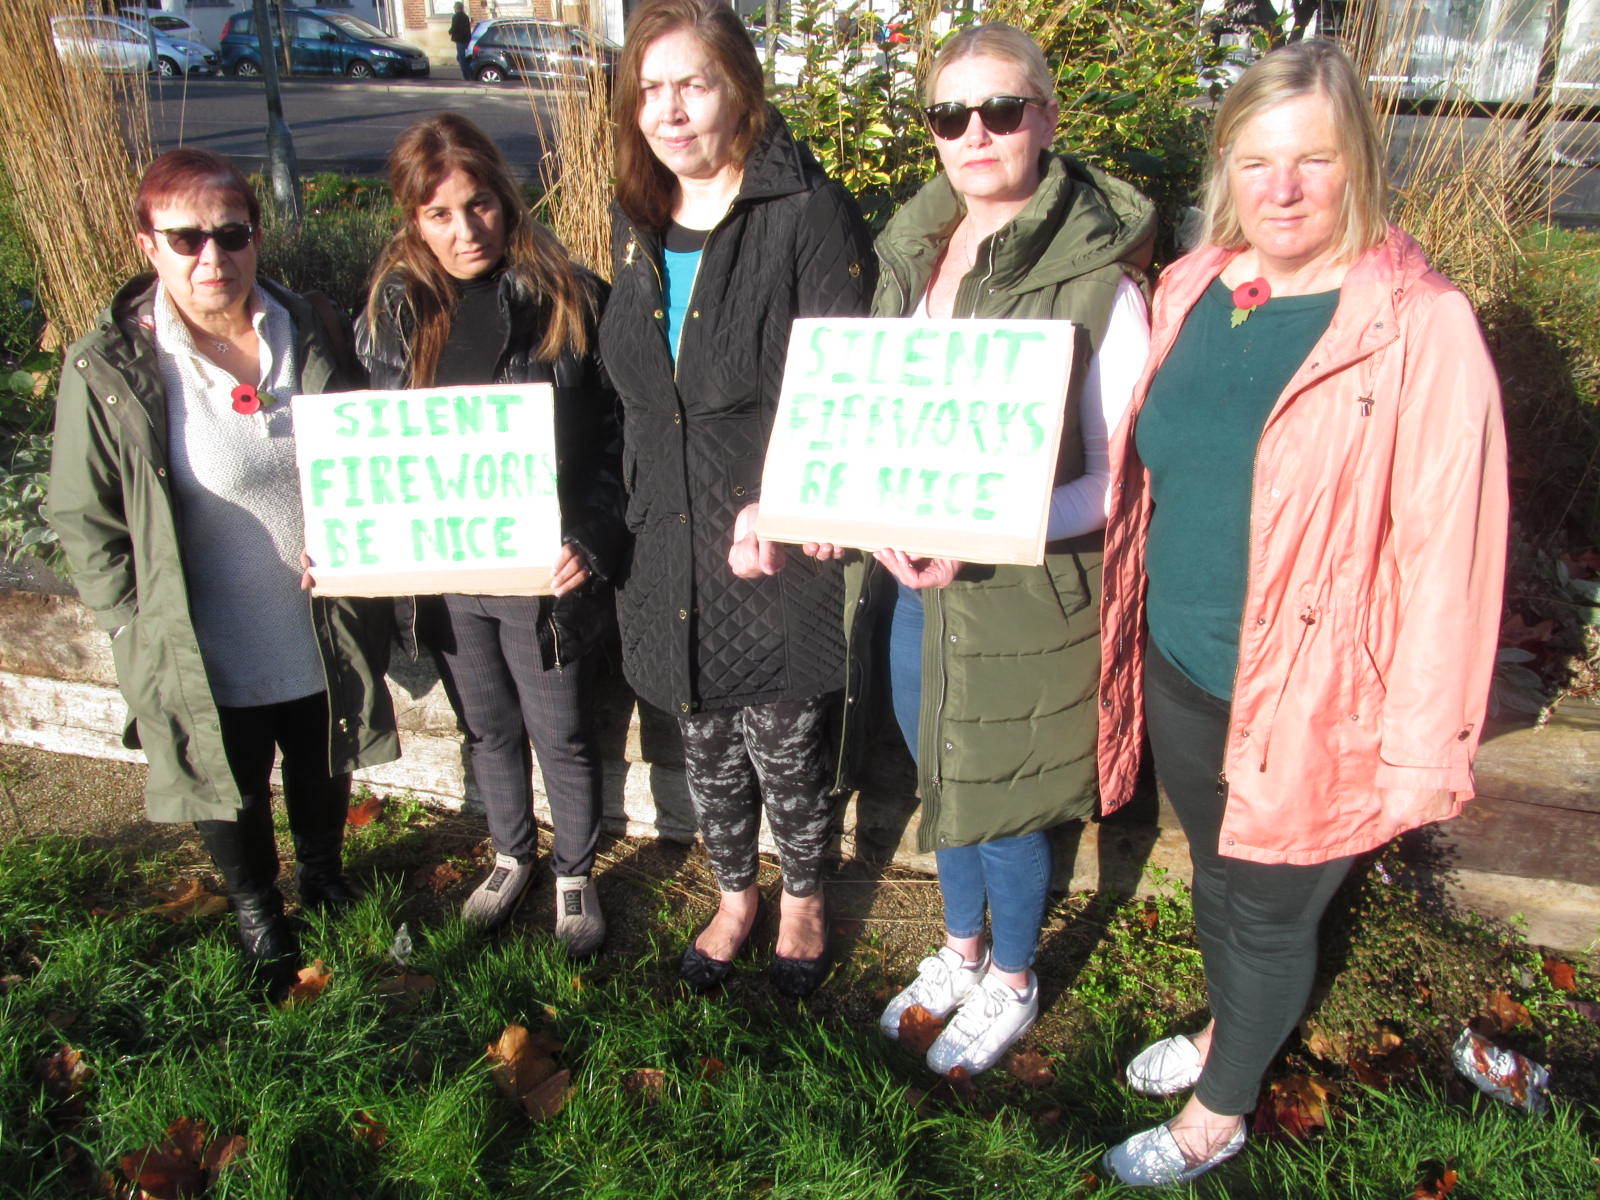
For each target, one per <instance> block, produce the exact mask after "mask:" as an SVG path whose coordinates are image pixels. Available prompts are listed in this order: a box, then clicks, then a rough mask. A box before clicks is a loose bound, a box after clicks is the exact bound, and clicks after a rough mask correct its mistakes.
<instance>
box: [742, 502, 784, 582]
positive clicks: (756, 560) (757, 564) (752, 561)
mask: <svg viewBox="0 0 1600 1200" xmlns="http://www.w3.org/2000/svg"><path fill="white" fill-rule="evenodd" d="M760 511H761V505H759V504H746V505H745V506H744V507H743V508H741V509H740V510H739V515H738V516H737V517H735V518H734V522H733V545H732V546H730V547H728V566H729V567H730V568H731V569H732V571H733V573H734V574H735V575H737V576H738V577H739V578H740V579H762V578H764V577H765V576H768V575H776V574H777V573H778V572H779V571H781V570H783V547H782V546H781V545H779V544H778V543H777V542H769V541H767V540H766V539H765V538H761V537H757V536H756V517H757V515H758V514H759V513H760Z"/></svg>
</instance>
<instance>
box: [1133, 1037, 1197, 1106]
mask: <svg viewBox="0 0 1600 1200" xmlns="http://www.w3.org/2000/svg"><path fill="white" fill-rule="evenodd" d="M1204 1065H1205V1064H1204V1063H1203V1062H1202V1061H1201V1059H1200V1051H1199V1049H1198V1048H1197V1047H1196V1046H1195V1044H1194V1043H1193V1042H1192V1041H1190V1040H1189V1039H1188V1038H1187V1037H1185V1036H1184V1035H1183V1034H1181V1033H1175V1034H1173V1035H1172V1036H1171V1037H1169V1038H1162V1039H1161V1040H1160V1041H1159V1042H1152V1043H1151V1044H1150V1045H1148V1046H1146V1047H1145V1048H1144V1049H1143V1050H1141V1051H1139V1053H1138V1054H1136V1055H1134V1056H1133V1061H1132V1062H1130V1063H1129V1064H1128V1067H1127V1070H1126V1071H1124V1072H1123V1074H1124V1076H1125V1077H1126V1078H1127V1080H1128V1087H1130V1088H1131V1089H1132V1090H1134V1091H1136V1092H1138V1093H1139V1094H1140V1095H1141V1096H1173V1095H1176V1094H1177V1093H1179V1092H1186V1091H1188V1090H1189V1089H1190V1088H1192V1087H1193V1086H1194V1085H1195V1082H1196V1081H1197V1080H1198V1079H1199V1078H1200V1068H1201V1067H1203V1066H1204Z"/></svg>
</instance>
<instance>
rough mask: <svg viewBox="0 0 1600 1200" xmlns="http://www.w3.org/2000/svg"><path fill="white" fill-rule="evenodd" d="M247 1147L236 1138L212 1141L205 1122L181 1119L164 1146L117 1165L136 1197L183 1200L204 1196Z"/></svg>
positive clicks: (127, 1157)
mask: <svg viewBox="0 0 1600 1200" xmlns="http://www.w3.org/2000/svg"><path fill="white" fill-rule="evenodd" d="M246 1145H247V1143H246V1141H245V1139H244V1138H243V1137H240V1136H238V1135H237V1134H235V1135H233V1136H231V1137H225V1138H218V1139H216V1140H215V1141H212V1140H210V1137H209V1131H208V1129H207V1127H206V1123H205V1122H204V1121H197V1120H195V1119H193V1118H191V1117H179V1118H178V1119H177V1120H176V1121H174V1122H173V1123H172V1124H171V1125H169V1126H167V1136H166V1139H165V1140H164V1141H163V1142H161V1143H160V1144H159V1145H156V1146H151V1147H149V1148H147V1149H145V1150H136V1151H134V1152H133V1153H132V1154H124V1155H123V1156H122V1158H121V1159H120V1160H119V1163H118V1165H119V1166H120V1167H121V1168H122V1174H123V1175H124V1176H125V1177H126V1178H127V1180H128V1182H129V1183H130V1184H132V1185H133V1186H134V1188H135V1191H134V1192H133V1193H132V1194H133V1197H135V1198H142V1197H149V1198H150V1200H181V1198H184V1197H191V1196H199V1195H201V1194H202V1193H203V1192H204V1191H205V1190H206V1188H208V1187H209V1186H210V1185H211V1183H212V1182H213V1181H214V1180H215V1179H216V1177H217V1175H218V1173H219V1172H221V1171H222V1170H223V1169H224V1168H225V1167H227V1165H228V1164H229V1163H231V1162H232V1161H233V1160H234V1159H235V1158H237V1157H238V1156H239V1155H240V1154H242V1153H243V1152H244V1150H245V1147H246Z"/></svg>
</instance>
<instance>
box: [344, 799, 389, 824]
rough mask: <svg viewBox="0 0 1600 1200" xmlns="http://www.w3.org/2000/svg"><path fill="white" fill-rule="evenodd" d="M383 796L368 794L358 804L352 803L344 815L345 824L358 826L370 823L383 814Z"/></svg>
mask: <svg viewBox="0 0 1600 1200" xmlns="http://www.w3.org/2000/svg"><path fill="white" fill-rule="evenodd" d="M383 803H384V801H383V797H382V796H368V797H367V798H366V799H365V800H363V801H362V802H361V803H360V804H352V805H351V806H350V811H349V812H348V813H347V814H346V815H345V819H344V821H345V824H346V825H354V826H356V827H358V828H359V827H360V826H362V825H371V824H372V823H373V822H374V821H376V820H377V819H378V818H379V817H381V816H382V815H383Z"/></svg>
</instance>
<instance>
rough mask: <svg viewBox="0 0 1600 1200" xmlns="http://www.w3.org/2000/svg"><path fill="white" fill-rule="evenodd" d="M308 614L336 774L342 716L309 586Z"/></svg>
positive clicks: (330, 757) (330, 771)
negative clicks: (336, 707)
mask: <svg viewBox="0 0 1600 1200" xmlns="http://www.w3.org/2000/svg"><path fill="white" fill-rule="evenodd" d="M411 608H412V612H413V613H415V612H416V600H415V599H414V598H413V600H412V604H411ZM306 614H307V615H308V616H309V617H310V618H311V636H312V637H313V638H314V639H315V640H316V643H317V667H318V669H319V670H321V672H322V688H323V694H324V695H325V696H327V697H328V774H329V775H336V774H338V772H337V771H335V770H334V769H333V735H334V733H335V731H336V730H337V729H338V728H339V719H340V718H339V716H338V714H337V713H335V712H334V711H333V677H332V676H331V675H329V674H328V658H327V655H325V654H324V653H323V652H322V631H321V630H320V629H318V628H317V597H316V595H315V594H314V593H313V592H312V591H311V589H309V588H307V589H306ZM379 686H380V687H381V686H383V683H382V681H381V680H380V681H379Z"/></svg>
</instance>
